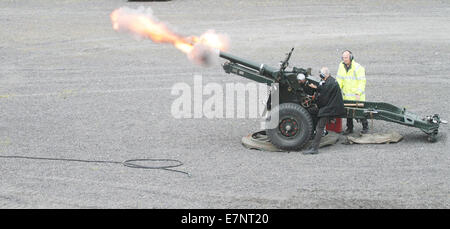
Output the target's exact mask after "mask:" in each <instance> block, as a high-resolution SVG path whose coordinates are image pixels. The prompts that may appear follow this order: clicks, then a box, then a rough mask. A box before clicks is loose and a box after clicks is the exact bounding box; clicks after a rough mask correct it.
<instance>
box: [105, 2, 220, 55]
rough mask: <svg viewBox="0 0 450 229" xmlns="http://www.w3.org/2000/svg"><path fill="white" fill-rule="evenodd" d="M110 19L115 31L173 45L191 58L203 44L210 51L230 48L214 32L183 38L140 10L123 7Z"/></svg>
mask: <svg viewBox="0 0 450 229" xmlns="http://www.w3.org/2000/svg"><path fill="white" fill-rule="evenodd" d="M110 17H111V21H112V24H113V29H114V30H116V31H126V32H131V33H132V34H135V35H138V36H140V37H145V38H149V39H151V40H152V41H154V42H157V43H169V44H172V45H173V46H175V47H176V48H177V49H179V50H181V51H182V52H184V53H186V54H188V55H189V56H190V57H192V53H193V50H194V49H195V46H196V45H197V44H201V45H202V46H205V47H207V48H208V49H218V50H221V51H224V50H226V49H227V48H228V42H227V39H226V37H224V36H223V35H218V34H216V33H215V32H214V31H212V30H209V31H207V32H206V33H204V34H203V35H201V36H200V37H196V36H190V37H183V36H181V35H178V34H176V33H175V32H173V31H171V30H170V29H169V28H168V27H167V26H166V25H165V24H164V23H162V22H159V21H157V20H156V19H155V18H154V17H153V16H152V15H149V14H148V13H147V14H145V13H143V12H140V11H139V10H132V9H128V8H124V7H123V8H119V9H116V10H114V11H113V12H112V13H111V15H110ZM194 58H195V57H194Z"/></svg>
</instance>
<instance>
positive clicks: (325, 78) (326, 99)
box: [303, 67, 346, 154]
mask: <svg viewBox="0 0 450 229" xmlns="http://www.w3.org/2000/svg"><path fill="white" fill-rule="evenodd" d="M319 74H320V78H321V81H320V83H319V86H316V85H314V84H309V87H311V88H314V89H316V90H317V92H318V97H317V100H318V101H317V105H318V107H319V113H318V114H317V117H318V118H319V120H318V122H317V125H316V133H322V132H323V130H324V128H325V125H326V124H327V122H328V121H329V120H331V119H334V118H337V117H343V116H345V114H346V112H345V108H344V100H343V99H342V93H341V88H340V87H339V84H338V83H337V82H336V80H335V79H334V78H333V77H331V75H330V71H329V70H328V68H327V67H323V68H322V69H320V71H319ZM321 138H322V134H316V136H315V137H314V140H313V143H312V145H311V147H310V148H309V149H308V150H307V151H304V152H303V154H317V153H319V144H320V139H321Z"/></svg>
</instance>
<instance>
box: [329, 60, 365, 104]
mask: <svg viewBox="0 0 450 229" xmlns="http://www.w3.org/2000/svg"><path fill="white" fill-rule="evenodd" d="M336 81H337V82H338V83H339V87H341V91H342V97H343V99H344V100H356V95H359V96H360V99H359V101H366V92H365V91H366V70H365V69H364V67H363V66H361V65H360V64H358V63H356V62H355V61H354V60H352V63H351V65H350V68H349V69H348V71H347V70H346V69H345V64H344V62H341V63H340V64H339V69H338V72H337V74H336Z"/></svg>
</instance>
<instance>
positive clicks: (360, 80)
mask: <svg viewBox="0 0 450 229" xmlns="http://www.w3.org/2000/svg"><path fill="white" fill-rule="evenodd" d="M336 81H337V82H338V83H339V87H341V91H342V96H343V99H344V100H356V101H366V93H365V90H366V70H365V69H364V67H363V66H361V65H360V64H358V63H356V61H355V60H353V54H352V52H351V51H349V50H345V51H344V52H343V53H342V62H341V63H340V64H339V69H338V72H337V74H336ZM361 122H362V125H363V130H362V131H361V133H363V134H365V133H367V132H368V131H369V123H368V122H367V119H361ZM350 133H353V119H352V118H347V129H346V130H345V131H344V134H350Z"/></svg>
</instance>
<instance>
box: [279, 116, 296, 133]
mask: <svg viewBox="0 0 450 229" xmlns="http://www.w3.org/2000/svg"><path fill="white" fill-rule="evenodd" d="M279 128H280V132H281V134H282V135H284V136H286V137H292V136H295V135H296V134H297V132H298V129H299V127H298V122H297V121H296V120H295V119H292V118H285V119H283V120H281V122H280V124H279Z"/></svg>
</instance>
